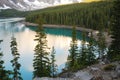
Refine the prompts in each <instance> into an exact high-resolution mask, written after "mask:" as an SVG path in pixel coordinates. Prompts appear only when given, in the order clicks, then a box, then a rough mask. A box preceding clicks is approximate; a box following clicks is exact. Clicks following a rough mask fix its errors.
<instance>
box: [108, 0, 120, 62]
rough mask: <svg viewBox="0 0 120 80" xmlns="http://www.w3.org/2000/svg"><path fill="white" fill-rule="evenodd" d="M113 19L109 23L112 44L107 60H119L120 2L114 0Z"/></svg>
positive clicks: (119, 0)
mask: <svg viewBox="0 0 120 80" xmlns="http://www.w3.org/2000/svg"><path fill="white" fill-rule="evenodd" d="M112 14H113V19H112V22H111V25H112V30H111V32H112V33H111V35H112V39H113V40H112V44H111V45H110V47H109V52H108V58H109V60H120V0H114V5H113V12H112Z"/></svg>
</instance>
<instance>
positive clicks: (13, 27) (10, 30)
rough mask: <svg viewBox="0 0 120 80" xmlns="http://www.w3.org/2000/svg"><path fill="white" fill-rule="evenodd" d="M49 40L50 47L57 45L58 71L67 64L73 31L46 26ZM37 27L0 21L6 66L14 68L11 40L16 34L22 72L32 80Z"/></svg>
mask: <svg viewBox="0 0 120 80" xmlns="http://www.w3.org/2000/svg"><path fill="white" fill-rule="evenodd" d="M45 31H46V34H47V40H48V43H47V44H48V47H49V48H52V46H54V47H55V50H56V64H57V65H58V72H60V71H61V70H62V68H64V66H65V62H66V60H67V56H68V54H69V51H68V50H69V48H70V42H71V33H72V31H71V30H70V29H64V28H45ZM35 34H36V32H35V27H29V26H25V25H24V24H23V23H21V22H5V23H4V21H2V22H0V40H1V39H2V40H3V42H2V43H1V44H0V48H1V51H2V52H3V54H4V56H3V60H4V61H5V64H4V66H5V68H6V69H7V70H12V66H11V65H12V64H11V63H10V61H11V60H12V59H13V58H12V54H11V50H10V42H11V37H12V36H13V35H14V36H15V38H16V40H17V43H18V51H19V53H20V60H19V62H20V63H21V65H22V66H21V71H20V72H21V74H22V77H23V79H24V80H32V71H33V66H32V64H33V56H34V48H35V45H36V42H35V41H34V39H35ZM77 39H78V46H80V45H81V39H82V38H81V32H80V31H77Z"/></svg>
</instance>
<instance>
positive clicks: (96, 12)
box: [26, 1, 113, 29]
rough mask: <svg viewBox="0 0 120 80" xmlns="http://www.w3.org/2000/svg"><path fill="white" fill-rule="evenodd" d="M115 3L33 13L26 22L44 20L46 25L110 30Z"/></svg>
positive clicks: (69, 6)
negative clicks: (102, 27) (112, 9)
mask: <svg viewBox="0 0 120 80" xmlns="http://www.w3.org/2000/svg"><path fill="white" fill-rule="evenodd" d="M112 4H113V1H100V2H92V3H75V4H69V5H62V6H56V7H50V8H45V9H42V10H37V11H32V12H31V13H30V14H29V15H28V16H26V21H28V22H35V20H37V19H40V18H42V19H43V20H44V21H45V24H62V25H63V24H64V25H73V24H75V25H77V26H81V27H86V28H92V29H99V28H101V26H98V25H100V24H101V23H99V22H101V21H102V22H103V26H104V27H105V28H106V29H108V28H109V26H110V25H109V23H110V18H111V7H112Z"/></svg>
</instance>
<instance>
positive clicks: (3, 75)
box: [0, 40, 12, 80]
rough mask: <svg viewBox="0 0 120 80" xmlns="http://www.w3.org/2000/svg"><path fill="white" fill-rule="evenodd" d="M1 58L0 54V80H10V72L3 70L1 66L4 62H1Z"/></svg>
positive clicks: (0, 54) (0, 53)
mask: <svg viewBox="0 0 120 80" xmlns="http://www.w3.org/2000/svg"><path fill="white" fill-rule="evenodd" d="M2 41H3V40H0V43H1V42H2ZM2 57H3V54H2V52H0V79H1V80H12V79H11V78H10V76H11V71H9V70H5V67H4V66H3V64H4V61H3V60H2Z"/></svg>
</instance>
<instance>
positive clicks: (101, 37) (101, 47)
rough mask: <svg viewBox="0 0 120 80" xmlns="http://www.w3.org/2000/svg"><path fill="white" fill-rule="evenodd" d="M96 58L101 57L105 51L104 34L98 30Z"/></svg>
mask: <svg viewBox="0 0 120 80" xmlns="http://www.w3.org/2000/svg"><path fill="white" fill-rule="evenodd" d="M97 43H98V54H99V55H98V58H99V59H103V56H104V55H105V53H106V52H107V50H106V48H107V47H106V41H105V36H104V32H103V31H100V32H99V33H98V41H97Z"/></svg>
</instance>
